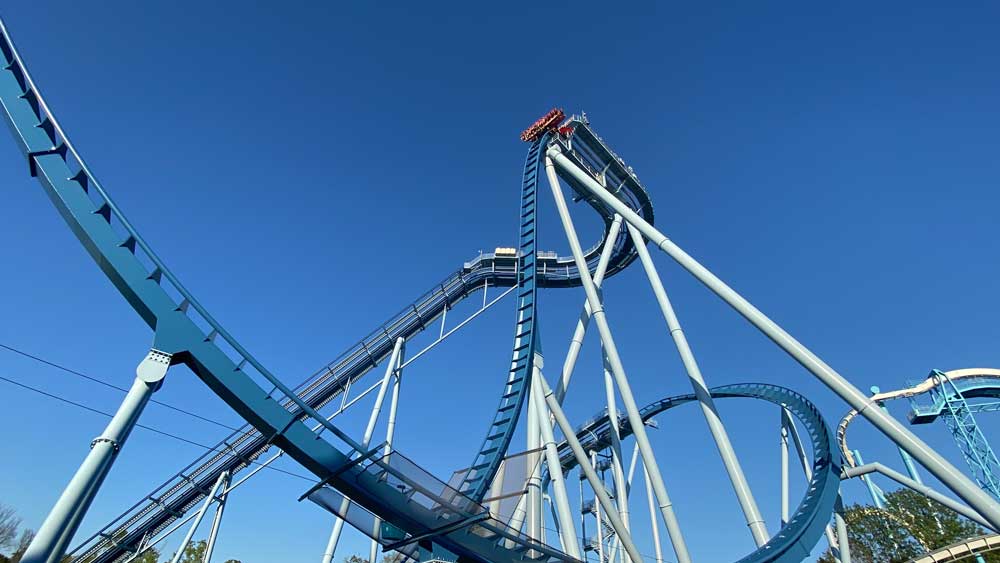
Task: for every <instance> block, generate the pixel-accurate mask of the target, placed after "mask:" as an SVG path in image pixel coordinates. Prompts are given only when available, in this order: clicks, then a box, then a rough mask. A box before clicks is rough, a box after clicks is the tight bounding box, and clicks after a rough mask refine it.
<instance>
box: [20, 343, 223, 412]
mask: <svg viewBox="0 0 1000 563" xmlns="http://www.w3.org/2000/svg"><path fill="white" fill-rule="evenodd" d="M0 348H3V349H4V350H7V351H9V352H13V353H15V354H17V355H19V356H23V357H25V358H28V359H31V360H34V361H36V362H39V363H42V364H45V365H47V366H49V367H53V368H56V369H58V370H60V371H64V372H66V373H68V374H71V375H75V376H77V377H81V378H83V379H86V380H87V381H90V382H92V383H97V384H98V385H103V386H105V387H110V388H111V389H115V390H117V391H121V392H122V393H128V389H125V388H124V387H119V386H117V385H115V384H114V383H109V382H107V381H104V380H103V379H98V378H96V377H93V376H90V375H87V374H85V373H81V372H79V371H77V370H75V369H72V368H68V367H66V366H63V365H60V364H57V363H55V362H52V361H49V360H46V359H45V358H41V357H38V356H36V355H34V354H29V353H28V352H25V351H23V350H19V349H17V348H14V347H13V346H8V345H6V344H4V343H2V342H0ZM149 402H151V403H156V404H157V405H160V406H161V407H166V408H168V409H170V410H173V411H176V412H179V413H181V414H186V415H188V416H190V417H194V418H197V419H198V420H201V421H204V422H208V423H210V424H214V425H216V426H221V427H222V428H225V429H227V430H232V431H234V432H236V431H238V430H240V429H239V428H235V427H233V426H230V425H228V424H225V423H223V422H219V421H217V420H212V419H211V418H208V417H205V416H202V415H200V414H197V413H193V412H191V411H188V410H184V409H182V408H180V407H175V406H173V405H171V404H169V403H164V402H163V401H157V400H156V399H150V400H149Z"/></svg>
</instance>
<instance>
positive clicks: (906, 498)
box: [817, 489, 1000, 563]
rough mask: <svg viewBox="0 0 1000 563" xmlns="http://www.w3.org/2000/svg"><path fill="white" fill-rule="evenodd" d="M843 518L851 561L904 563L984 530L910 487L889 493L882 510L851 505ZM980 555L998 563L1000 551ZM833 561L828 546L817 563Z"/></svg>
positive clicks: (862, 562) (988, 560)
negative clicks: (999, 552) (845, 523)
mask: <svg viewBox="0 0 1000 563" xmlns="http://www.w3.org/2000/svg"><path fill="white" fill-rule="evenodd" d="M844 521H845V522H847V539H848V542H849V543H850V546H851V558H852V560H853V561H854V563H905V562H906V561H909V560H910V559H913V558H914V557H916V556H918V555H920V554H923V553H926V552H928V551H933V550H935V549H938V548H941V547H944V546H946V545H950V544H953V543H956V542H958V541H961V540H963V539H966V538H969V537H974V536H978V535H981V534H984V533H985V531H984V530H983V529H982V528H980V527H979V526H977V525H976V524H974V523H972V522H969V521H968V520H965V519H964V518H961V517H960V516H958V515H957V514H955V513H954V512H952V511H951V510H948V509H947V508H945V507H944V506H942V505H940V504H938V503H936V502H934V501H932V500H930V499H928V498H927V497H925V496H923V495H921V494H920V493H917V492H914V491H911V490H909V489H901V490H898V491H894V492H891V493H888V494H887V495H886V506H885V508H884V509H878V508H874V507H872V506H867V505H858V504H855V505H852V506H850V507H848V508H847V509H846V510H845V511H844ZM983 557H984V559H985V560H986V561H987V562H988V563H1000V554H996V553H989V554H984V555H983ZM834 561H836V560H835V559H834V557H833V554H832V553H831V552H830V550H829V549H827V551H826V553H824V554H823V556H822V557H820V558H819V560H818V561H817V563H833V562H834Z"/></svg>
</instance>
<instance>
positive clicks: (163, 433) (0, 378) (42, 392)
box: [0, 345, 315, 483]
mask: <svg viewBox="0 0 1000 563" xmlns="http://www.w3.org/2000/svg"><path fill="white" fill-rule="evenodd" d="M0 346H2V345H0ZM0 381H5V382H7V383H10V384H11V385H15V386H17V387H20V388H22V389H25V390H28V391H31V392H33V393H37V394H39V395H42V396H44V397H48V398H50V399H55V400H57V401H60V402H62V403H65V404H68V405H73V406H74V407H78V408H81V409H83V410H86V411H89V412H92V413H94V414H99V415H101V416H105V417H107V418H112V417H114V415H113V414H111V413H109V412H105V411H102V410H100V409H95V408H94V407H91V406H89V405H85V404H83V403H79V402H76V401H73V400H70V399H67V398H65V397H60V396H59V395H55V394H52V393H49V392H48V391H45V390H42V389H39V388H37V387H32V386H31V385H27V384H25V383H21V382H20V381H15V380H13V379H10V378H7V377H4V376H2V375H0ZM136 426H137V427H139V428H142V429H143V430H149V431H150V432H153V433H156V434H159V435H161V436H166V437H167V438H173V439H174V440H177V441H179V442H184V443H185V444H190V445H192V446H197V447H199V448H204V449H206V450H208V451H210V452H215V453H220V454H226V455H229V456H233V457H236V456H235V455H234V454H233V453H232V452H227V451H225V450H220V449H217V448H213V447H212V446H208V445H205V444H202V443H200V442H195V441H194V440H189V439H188V438H185V437H183V436H178V435H177V434H172V433H170V432H166V431H164V430H160V429H159V428H154V427H152V426H148V425H146V424H141V423H136ZM250 463H252V464H254V465H262V466H264V467H266V468H267V469H270V470H272V471H277V472H278V473H284V474H285V475H290V476H292V477H297V478H299V479H302V480H304V481H308V482H310V483H313V482H315V479H314V478H310V477H306V476H305V475H300V474H298V473H295V472H293V471H288V470H285V469H281V468H280V467H272V466H270V465H264V464H263V463H260V462H259V461H256V460H254V461H251V462H250Z"/></svg>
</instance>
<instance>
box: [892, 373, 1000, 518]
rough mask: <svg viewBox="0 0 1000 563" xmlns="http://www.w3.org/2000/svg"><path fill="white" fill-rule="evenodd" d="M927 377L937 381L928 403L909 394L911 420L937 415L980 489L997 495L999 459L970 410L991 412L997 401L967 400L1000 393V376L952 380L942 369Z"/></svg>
mask: <svg viewBox="0 0 1000 563" xmlns="http://www.w3.org/2000/svg"><path fill="white" fill-rule="evenodd" d="M930 377H931V378H934V379H936V380H937V382H938V384H937V385H935V386H934V387H932V388H931V389H930V391H929V393H928V395H929V396H930V399H931V403H930V404H927V405H921V404H919V403H918V402H917V401H916V396H914V397H910V401H911V405H912V410H911V411H910V414H909V419H910V423H911V424H926V423H928V422H932V421H933V420H935V419H937V418H938V417H940V418H943V419H944V421H945V424H947V425H948V429H949V430H950V431H951V435H952V437H953V438H954V439H955V443H956V444H957V445H958V448H959V450H961V452H962V456H963V457H964V458H965V461H966V462H967V463H968V464H969V469H971V470H972V475H973V476H974V477H975V479H976V482H977V483H979V486H980V487H982V488H983V490H985V491H987V492H989V493H990V494H991V495H993V496H994V497H996V498H998V499H1000V460H997V455H996V453H994V451H993V448H992V447H991V446H990V443H989V441H988V440H987V439H986V435H985V434H984V433H983V431H982V429H981V428H980V427H979V424H977V423H976V417H975V416H974V414H973V413H976V412H993V411H995V410H997V405H998V404H1000V402H998V401H990V402H986V403H983V404H979V403H969V401H968V399H972V398H976V397H987V398H996V397H1000V378H998V377H996V376H994V375H983V376H979V377H963V378H961V379H957V380H955V379H952V378H951V377H950V376H949V375H948V374H947V373H946V372H943V371H941V370H933V371H931V374H930Z"/></svg>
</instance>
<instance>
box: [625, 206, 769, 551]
mask: <svg viewBox="0 0 1000 563" xmlns="http://www.w3.org/2000/svg"><path fill="white" fill-rule="evenodd" d="M627 228H628V233H629V236H631V237H632V243H633V244H634V245H635V248H636V251H637V252H638V253H639V261H640V262H642V268H643V269H644V270H645V271H646V277H647V278H648V279H649V285H650V286H651V287H652V288H653V295H655V296H656V302H657V303H658V304H659V305H660V312H661V313H663V319H664V320H665V321H666V323H667V330H669V331H670V336H671V337H672V338H673V340H674V345H675V346H676V347H677V353H678V354H679V355H680V357H681V363H683V364H684V369H685V371H687V374H688V379H689V380H690V381H691V387H692V388H694V395H695V397H697V398H698V404H699V405H700V406H701V412H702V414H704V415H705V422H707V423H708V430H709V431H710V432H711V433H712V438H713V439H714V440H715V447H716V448H717V449H718V450H719V456H720V457H721V458H722V464H723V465H725V467H726V473H727V474H728V475H729V481H730V482H731V483H732V485H733V491H735V492H736V499H737V500H738V501H739V503H740V508H742V509H743V516H744V518H746V522H747V527H748V528H750V534H751V535H752V536H753V541H754V543H756V544H757V547H760V546H762V545H764V544H765V543H767V540H768V533H767V526H766V525H765V524H764V518H763V517H762V516H761V515H760V509H758V508H757V501H755V500H754V498H753V492H751V491H750V483H748V482H747V478H746V475H744V474H743V467H742V466H741V465H740V460H739V459H738V458H737V457H736V451H735V450H734V449H733V444H732V442H730V441H729V433H728V432H726V427H725V425H723V424H722V417H721V416H719V411H718V409H716V408H715V400H714V399H712V394H711V393H709V392H708V385H707V384H706V383H705V378H704V376H702V374H701V368H700V367H698V361H697V360H695V358H694V352H692V351H691V345H690V344H688V341H687V337H686V336H684V330H683V329H682V328H681V322H680V320H679V319H678V318H677V313H675V312H674V306H673V305H672V304H671V303H670V298H669V297H667V290H666V288H664V287H663V281H662V280H661V279H660V275H659V273H657V271H656V265H654V264H653V259H652V257H650V255H649V249H647V248H646V241H645V240H643V238H642V235H641V234H640V233H639V230H638V229H636V228H635V227H634V226H632V225H627Z"/></svg>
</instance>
